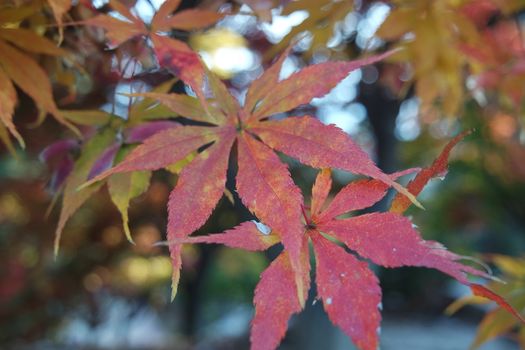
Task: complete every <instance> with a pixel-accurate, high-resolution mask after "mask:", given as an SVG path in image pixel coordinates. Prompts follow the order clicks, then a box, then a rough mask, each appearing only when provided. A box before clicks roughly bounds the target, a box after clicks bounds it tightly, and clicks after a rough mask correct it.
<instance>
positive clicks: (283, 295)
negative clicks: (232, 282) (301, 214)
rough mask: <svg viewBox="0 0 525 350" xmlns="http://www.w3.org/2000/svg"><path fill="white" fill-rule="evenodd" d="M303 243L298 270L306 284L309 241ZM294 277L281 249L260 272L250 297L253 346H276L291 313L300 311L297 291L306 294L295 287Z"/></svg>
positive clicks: (258, 349)
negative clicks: (252, 308) (301, 265)
mask: <svg viewBox="0 0 525 350" xmlns="http://www.w3.org/2000/svg"><path fill="white" fill-rule="evenodd" d="M304 243H305V244H304V246H303V247H304V249H302V254H301V263H302V264H304V266H303V267H302V268H301V270H302V271H304V273H303V274H302V275H301V276H300V278H301V279H302V282H301V284H302V285H305V286H309V285H310V274H309V271H310V266H309V257H308V245H307V244H306V242H304ZM296 278H297V277H296V274H295V272H294V269H293V268H292V266H291V264H290V258H289V256H288V254H287V253H286V252H283V253H281V255H279V256H278V257H277V259H275V260H274V261H273V262H272V263H271V264H270V266H269V267H268V268H267V269H266V270H265V271H264V272H263V273H262V275H261V280H260V281H259V284H258V285H257V288H256V289H255V296H254V298H253V301H254V304H255V316H254V317H253V320H252V330H251V334H250V341H251V344H252V346H251V349H252V350H266V349H267V350H273V349H275V348H276V347H277V345H279V343H280V342H281V340H282V338H283V337H284V334H285V333H286V329H287V328H288V320H289V319H290V317H291V316H292V315H293V314H294V313H297V312H299V311H301V309H302V304H301V302H300V300H299V298H298V294H301V295H302V298H306V295H307V293H308V290H307V289H306V288H305V289H304V290H303V291H298V290H297V283H296V282H294V280H295V279H296Z"/></svg>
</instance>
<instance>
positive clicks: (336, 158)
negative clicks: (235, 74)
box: [250, 117, 417, 203]
mask: <svg viewBox="0 0 525 350" xmlns="http://www.w3.org/2000/svg"><path fill="white" fill-rule="evenodd" d="M250 130H252V131H253V132H254V133H256V134H257V136H259V137H260V138H261V139H262V140H263V142H264V143H266V144H268V145H269V146H270V147H272V148H274V149H276V150H278V151H281V152H283V153H285V154H287V155H289V156H291V157H294V158H297V159H299V161H300V162H301V163H304V164H306V165H310V166H312V167H314V168H337V169H341V170H345V171H349V172H352V173H356V174H362V175H366V176H370V177H372V178H375V179H378V180H381V181H382V182H384V183H386V184H387V185H389V186H392V187H394V188H395V189H396V190H398V191H399V192H401V193H403V194H404V195H407V196H408V197H409V198H411V200H413V201H415V202H416V203H417V201H416V200H415V198H414V196H412V195H411V194H410V193H409V192H408V191H407V190H406V189H405V188H403V187H402V186H401V185H399V184H398V183H396V182H394V181H393V180H392V179H391V178H390V177H389V176H388V175H386V174H385V173H383V172H382V171H381V170H379V168H378V167H377V166H375V164H374V162H372V160H371V159H370V157H368V155H367V154H366V153H365V152H364V151H363V150H362V149H361V148H360V147H359V146H358V145H357V144H356V143H354V141H352V139H351V138H350V137H349V136H348V135H347V134H346V133H345V132H344V131H343V130H341V129H339V128H337V127H336V126H334V125H325V124H323V123H321V122H320V121H319V120H317V119H315V118H312V117H292V118H286V119H283V120H279V121H266V122H260V123H256V124H254V125H253V127H252V128H250Z"/></svg>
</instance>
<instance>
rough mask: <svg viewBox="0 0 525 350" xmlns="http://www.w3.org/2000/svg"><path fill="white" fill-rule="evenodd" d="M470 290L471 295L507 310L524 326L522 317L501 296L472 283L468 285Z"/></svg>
mask: <svg viewBox="0 0 525 350" xmlns="http://www.w3.org/2000/svg"><path fill="white" fill-rule="evenodd" d="M470 289H471V290H472V293H473V294H474V295H476V296H478V297H483V298H487V299H490V300H492V301H494V302H496V303H497V304H498V305H499V306H500V307H501V308H503V309H505V310H507V311H508V312H509V313H510V314H512V315H513V316H514V317H516V318H517V319H518V320H519V321H520V322H521V323H522V324H525V319H524V318H523V316H522V315H521V314H520V313H519V312H518V311H517V310H516V309H515V308H514V307H512V305H510V304H509V303H508V302H507V301H506V300H505V299H504V298H503V297H502V296H500V295H498V294H496V293H494V292H493V291H491V290H490V289H488V288H486V287H484V286H482V285H480V284H475V283H472V284H471V285H470Z"/></svg>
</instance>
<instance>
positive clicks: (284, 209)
mask: <svg viewBox="0 0 525 350" xmlns="http://www.w3.org/2000/svg"><path fill="white" fill-rule="evenodd" d="M179 3H180V0H167V1H165V2H164V3H163V4H162V6H161V7H160V8H159V10H158V11H157V13H156V14H155V16H154V17H153V19H152V22H151V24H150V25H149V26H146V25H145V24H144V23H143V22H142V20H141V19H139V18H138V17H136V16H135V15H134V14H133V13H132V12H131V11H130V10H129V8H128V7H127V6H125V5H124V4H122V3H120V2H118V1H117V0H111V1H110V2H109V5H110V7H111V8H112V9H113V10H114V11H116V12H118V13H119V14H120V15H121V16H122V18H123V19H122V20H121V19H117V18H116V17H112V16H109V15H104V14H99V15H96V16H94V17H92V18H89V19H87V20H84V21H83V22H82V23H81V24H82V25H86V26H92V27H98V28H102V29H103V30H104V31H105V33H106V36H107V38H108V39H109V44H110V45H112V46H119V45H121V44H123V43H125V42H127V41H128V40H130V39H133V38H144V41H145V43H147V45H151V49H152V51H153V52H154V54H155V56H156V58H157V61H158V63H159V65H160V66H161V67H163V68H165V69H168V70H170V71H171V72H173V73H174V75H176V76H177V77H178V78H179V79H181V80H182V81H183V82H184V83H186V84H187V85H188V86H189V87H191V89H192V90H193V91H194V92H195V94H196V97H192V96H189V95H185V94H175V93H167V92H168V91H169V89H170V87H171V83H167V84H164V85H162V86H160V87H158V88H157V89H156V90H155V91H152V92H147V93H141V94H135V96H141V97H142V98H144V99H143V100H140V101H139V102H136V103H135V104H133V105H132V106H131V107H130V109H129V115H128V118H127V120H120V121H114V120H113V119H114V118H112V116H111V114H109V113H104V112H100V111H99V112H98V113H87V114H84V116H89V117H90V118H92V121H91V125H92V126H95V127H97V132H96V133H93V134H91V135H84V136H88V137H86V139H87V141H85V142H84V144H82V145H80V144H79V143H78V142H76V141H74V140H65V141H61V142H59V143H57V144H54V145H52V146H50V147H49V148H48V149H46V150H45V151H44V152H43V154H42V158H43V159H44V160H46V161H51V160H52V159H58V160H57V162H58V165H57V172H55V174H54V181H53V186H54V187H55V189H58V188H63V193H64V195H63V200H62V211H61V214H60V219H59V224H58V228H57V232H56V242H55V251H58V247H59V242H60V236H61V233H62V231H63V229H64V226H65V224H66V223H67V221H68V219H69V218H70V217H71V216H72V215H73V214H74V213H75V211H76V210H77V209H78V208H79V207H80V206H82V204H83V203H84V202H85V201H86V200H87V199H88V198H89V197H90V196H91V195H92V194H93V193H94V192H95V191H97V190H98V189H100V187H101V186H102V185H103V183H104V181H106V182H107V184H108V189H109V192H110V195H111V198H112V200H113V202H114V203H115V205H116V206H117V208H118V209H119V210H120V212H121V213H122V218H123V222H124V227H125V232H126V235H127V237H128V239H129V240H130V241H132V236H131V233H130V230H129V228H128V223H127V222H128V216H127V215H128V214H127V209H128V206H129V202H130V200H131V199H132V198H134V197H136V196H138V195H140V194H141V193H143V192H144V191H146V190H147V187H148V184H149V179H150V176H151V172H152V171H154V170H158V169H163V168H169V169H172V170H174V171H175V172H177V173H178V179H177V183H176V186H175V187H174V189H173V190H172V192H171V194H170V197H169V203H168V225H167V242H166V244H167V245H168V246H169V250H170V255H171V258H172V261H173V282H172V291H173V294H172V297H175V295H176V292H177V286H178V283H179V278H180V271H181V267H182V257H181V250H182V247H183V245H184V244H195V243H219V244H224V245H227V246H230V247H235V248H242V249H246V250H250V251H262V250H265V249H267V248H269V247H271V246H273V245H275V244H278V243H280V244H282V246H283V250H282V253H281V254H280V255H279V256H278V257H277V258H276V259H275V260H274V261H273V262H272V263H271V264H270V266H269V267H268V268H267V269H266V270H265V271H264V272H263V273H262V275H261V280H260V282H259V284H258V286H257V288H256V290H255V297H254V304H255V316H254V319H253V323H252V332H251V342H252V348H254V349H273V348H275V347H277V345H278V344H279V343H280V341H281V339H282V338H283V336H284V334H285V332H286V328H287V323H288V320H289V318H290V317H291V315H292V314H294V313H297V312H299V311H301V310H302V308H303V307H304V305H305V299H306V297H307V293H308V290H309V287H310V262H311V259H310V243H311V244H312V245H313V251H314V255H315V261H316V264H315V276H316V283H317V290H318V298H319V299H322V301H323V305H324V308H325V310H326V312H327V313H328V315H329V317H330V319H331V320H332V322H333V323H334V324H336V325H337V326H339V327H340V328H341V329H342V330H343V331H344V332H345V333H346V334H347V335H348V336H349V337H350V338H352V340H353V341H354V343H355V344H356V345H357V346H358V347H359V348H360V349H376V348H377V346H378V334H377V330H378V328H379V324H380V319H381V316H380V311H379V309H378V306H379V304H380V303H381V289H380V287H379V282H378V280H377V278H376V276H375V275H374V274H373V272H372V271H371V270H370V269H369V267H368V263H367V262H366V261H365V260H362V259H367V260H370V261H371V262H373V263H375V264H378V265H382V266H385V267H400V266H423V267H429V268H434V269H438V270H440V271H442V272H444V273H446V274H448V275H450V276H452V277H454V278H455V279H457V280H458V281H459V282H461V283H463V284H465V285H468V286H470V287H471V288H472V290H473V292H474V293H475V294H476V295H480V296H484V297H487V298H490V299H492V300H495V301H496V302H497V303H498V304H500V305H501V306H502V307H504V308H505V309H507V310H508V311H510V312H511V313H512V314H514V316H516V317H517V318H518V319H520V320H522V319H521V316H520V315H519V314H518V313H517V312H516V311H515V310H514V309H512V308H511V307H510V305H509V304H508V303H506V302H505V301H504V300H503V299H502V298H500V297H499V296H498V295H496V294H495V293H493V292H491V291H490V290H488V289H487V288H485V287H483V286H481V285H478V284H473V283H471V282H469V280H468V275H473V276H478V277H485V278H491V276H489V275H488V274H487V273H485V272H483V271H480V270H477V269H475V268H473V267H470V266H467V265H464V264H462V263H461V262H460V260H461V259H462V257H461V256H458V255H456V254H454V253H452V252H449V251H447V250H446V249H445V248H444V247H443V246H442V245H440V244H439V243H437V242H432V241H425V240H423V238H422V237H421V236H420V234H419V232H418V231H417V230H416V228H415V227H414V225H413V224H412V223H411V221H410V220H409V219H408V218H407V217H404V216H403V215H402V213H403V212H404V211H405V210H406V209H407V208H408V207H409V206H410V205H411V204H412V203H414V204H416V205H419V203H418V202H417V200H416V199H415V196H416V195H417V194H418V193H419V192H420V191H421V190H422V189H423V187H424V186H425V184H426V183H427V182H428V181H429V180H430V179H431V178H433V177H435V176H438V175H441V174H442V173H443V172H445V171H446V164H447V158H448V154H449V152H450V150H451V149H452V147H453V146H454V144H455V143H457V142H458V141H459V140H460V139H461V138H462V136H463V135H460V136H458V137H457V138H456V139H454V140H453V141H452V142H451V143H450V144H449V145H448V146H447V147H446V148H445V150H444V152H443V153H442V154H441V156H440V157H439V158H438V159H437V160H436V161H435V162H434V164H433V165H432V166H431V167H429V168H426V169H423V170H420V169H411V170H409V171H405V172H400V173H395V174H385V173H383V172H382V171H381V170H380V169H378V168H377V167H376V166H375V165H374V163H373V161H372V160H371V159H370V158H369V157H368V155H367V154H366V153H365V152H364V151H363V150H361V149H360V147H359V146H358V145H357V144H356V143H355V142H354V141H353V140H352V139H351V138H350V137H349V136H348V135H347V134H345V133H344V132H343V131H342V130H340V129H339V128H337V127H335V126H333V125H325V124H322V123H321V122H320V121H318V120H317V119H316V118H314V117H310V116H291V117H287V118H285V119H274V118H272V116H274V115H276V114H279V113H284V112H288V111H292V110H294V109H295V108H297V107H298V106H301V105H304V104H308V103H309V102H310V101H311V100H312V99H313V98H316V97H322V96H324V95H326V94H327V93H329V92H330V91H331V90H332V89H333V88H334V87H335V86H336V85H337V84H338V83H339V82H340V81H341V80H342V79H344V78H345V77H347V76H348V74H349V73H350V72H351V71H353V70H355V69H358V68H360V67H362V66H364V65H366V64H371V63H374V62H377V61H379V60H382V59H384V58H385V57H388V56H390V55H391V54H392V52H387V53H384V54H382V55H377V56H372V57H369V58H365V59H362V60H357V61H338V62H325V63H321V64H316V65H311V66H308V67H306V68H304V69H302V70H300V71H298V72H296V73H294V74H292V75H291V76H290V77H288V78H286V79H284V80H280V79H279V76H280V72H281V68H282V65H283V62H284V60H285V59H286V57H287V56H288V54H289V51H290V48H288V49H285V50H284V53H283V54H281V56H280V57H279V58H278V59H277V60H276V61H275V62H274V63H273V65H272V66H270V67H269V68H268V69H267V70H266V71H265V72H264V73H263V74H262V75H261V76H260V77H259V78H257V79H256V80H255V81H254V82H253V83H252V84H251V86H250V88H249V89H248V91H247V94H246V97H245V99H244V101H243V103H240V102H239V101H238V100H237V98H236V97H234V96H233V95H232V94H231V93H230V91H229V90H228V88H227V86H226V85H225V84H224V83H223V82H222V81H221V80H220V79H219V78H218V77H217V76H216V75H215V74H214V73H213V72H210V71H208V70H207V68H206V67H205V66H204V65H203V63H202V61H201V60H200V58H199V56H198V54H196V53H195V52H193V51H192V50H191V49H190V48H189V47H188V46H187V45H186V44H185V43H184V42H182V41H179V40H176V39H173V38H170V37H168V36H166V35H165V32H167V31H169V30H171V29H182V30H192V29H197V28H203V27H207V26H209V25H211V24H213V23H215V22H216V21H217V20H219V19H220V18H222V16H223V15H222V14H218V13H215V12H210V11H205V10H196V9H194V10H185V11H180V12H175V14H174V11H175V10H176V9H177V7H178V5H179ZM49 4H50V5H51V7H52V9H53V11H54V14H55V16H56V19H57V23H59V25H62V24H63V23H62V21H61V18H62V15H63V14H64V13H65V12H67V10H68V9H69V7H70V5H71V4H70V2H69V1H67V0H49ZM261 11H262V10H261ZM8 18H10V17H8ZM10 20H11V19H10ZM0 21H2V16H0ZM12 31H16V32H12ZM24 35H27V41H23V40H20V38H23V37H24ZM33 36H34V35H33V34H29V33H26V32H25V31H24V30H23V29H4V28H1V29H0V49H1V50H0V51H1V52H2V53H1V54H0V67H1V70H0V87H2V89H3V90H5V91H7V93H3V94H0V97H2V98H4V97H5V96H7V99H6V101H7V102H6V103H4V101H3V100H2V101H0V102H2V104H1V105H0V106H1V107H2V109H1V110H0V117H2V121H3V122H4V124H5V126H6V127H7V128H8V129H9V130H10V132H11V133H12V134H13V135H15V136H16V137H19V135H18V133H17V131H16V129H15V128H14V125H13V124H12V114H13V110H14V104H15V102H14V101H16V97H13V95H14V94H15V90H14V87H13V86H12V82H11V81H13V82H14V83H15V84H17V85H18V86H19V87H20V88H21V89H22V90H23V91H24V92H26V93H27V94H28V95H29V96H31V97H32V98H33V100H35V102H36V103H37V104H38V106H39V107H40V108H41V109H42V110H43V111H44V112H48V113H51V114H53V115H54V116H55V117H56V118H57V119H58V120H59V121H61V122H63V123H64V124H67V125H68V126H70V127H72V128H74V129H76V127H74V126H72V125H71V123H70V121H71V120H78V119H81V117H82V115H83V114H82V112H74V111H59V110H58V108H57V107H56V106H55V105H54V102H53V99H52V98H51V96H50V95H49V96H48V95H46V93H44V95H43V94H42V92H41V91H47V92H49V91H50V89H49V88H48V87H47V86H43V87H42V85H41V84H48V80H47V79H43V78H42V77H40V76H32V77H29V75H31V73H32V72H35V71H39V70H41V68H34V67H30V65H31V64H33V63H31V64H29V63H28V67H30V68H28V69H29V70H28V71H24V70H20V69H15V68H14V65H15V63H16V62H26V61H27V59H26V61H23V60H24V59H25V56H24V54H23V53H21V52H20V51H19V49H17V48H15V47H14V46H13V44H14V45H16V46H19V47H20V48H22V49H23V50H27V51H30V50H31V47H32V46H31V45H29V43H30V42H31V40H35V38H33ZM10 38H11V39H10ZM12 38H16V40H13V39H12ZM38 40H40V41H41V43H42V45H39V46H38V47H39V48H40V49H39V50H40V52H39V53H45V54H55V53H58V52H59V50H60V49H58V48H56V47H55V46H54V45H53V44H52V43H51V42H48V41H47V40H45V39H43V38H39V39H38ZM44 48H45V51H43V50H44ZM20 74H24V75H23V76H20ZM39 74H40V73H39ZM42 74H45V73H43V72H42ZM320 77H322V79H320ZM39 84H40V85H39ZM4 88H5V89H4ZM39 88H40V90H39V91H38V92H37V91H36V90H35V89H39ZM172 116H180V117H183V118H185V119H186V120H188V121H190V123H186V124H184V125H182V124H179V123H177V122H174V121H170V120H167V118H169V117H172ZM19 139H20V140H21V138H19ZM21 142H22V141H21ZM137 144H139V145H137ZM79 147H81V150H82V151H81V155H80V157H79V158H78V159H77V160H76V161H73V159H72V157H71V154H72V152H74V150H76V149H78V148H79ZM275 151H278V152H281V153H283V154H286V155H288V156H291V157H293V158H295V159H297V160H299V161H300V162H301V163H303V164H305V165H308V166H311V167H314V168H318V169H321V170H320V171H319V174H318V177H317V180H316V181H315V184H314V186H313V189H312V199H311V202H310V203H309V205H308V204H307V203H305V202H304V200H303V196H302V194H301V192H300V190H299V188H298V187H297V186H296V185H295V183H294V182H293V179H292V178H291V176H290V172H289V170H288V168H287V166H286V164H285V163H283V162H282V161H281V159H280V158H279V156H278V155H277V153H276V152H275ZM232 154H233V155H234V156H235V157H236V160H237V168H238V170H237V174H236V191H237V193H238V195H239V197H240V199H241V200H242V202H243V204H244V205H245V206H246V207H247V208H248V209H249V210H250V211H251V212H252V213H253V214H254V216H255V217H256V218H257V219H258V220H260V222H258V221H248V222H244V223H242V224H240V225H239V226H237V227H235V228H233V229H231V230H228V231H226V232H224V233H218V234H212V235H208V236H197V237H193V236H191V234H192V233H193V232H195V231H196V230H197V229H199V228H200V227H201V226H202V225H203V224H204V223H205V222H206V220H207V219H208V218H209V217H210V215H211V213H212V211H213V210H214V208H215V206H216V205H217V203H218V201H219V200H220V198H221V197H222V196H223V195H224V193H225V183H226V176H227V170H228V164H229V159H230V157H231V155H232ZM330 169H340V170H344V171H347V172H351V173H355V174H359V175H364V176H367V177H370V178H372V179H370V180H358V181H354V182H352V183H350V184H348V185H347V186H345V187H344V188H343V189H342V190H341V191H340V192H338V193H337V194H336V195H335V197H334V198H333V199H332V200H331V201H330V200H328V198H329V193H330V190H331V170H330ZM412 172H417V173H418V174H417V176H416V177H415V179H414V180H413V181H412V182H411V183H410V184H409V185H408V187H407V188H404V187H402V186H401V185H399V184H398V183H397V182H396V179H397V178H398V177H400V176H403V175H406V174H408V173H412ZM103 180H104V181H103ZM390 187H393V188H395V189H396V190H398V192H399V193H398V195H397V196H396V198H395V199H394V201H393V203H392V206H391V209H390V210H389V211H388V212H374V213H370V214H364V215H359V216H353V217H350V218H341V215H343V214H347V213H350V212H354V211H357V210H361V209H365V208H368V207H370V206H372V205H373V204H375V203H376V202H378V201H379V200H381V199H382V198H383V197H384V196H385V194H386V191H387V190H388V188H390ZM344 247H346V248H347V249H345V248H344ZM349 251H351V252H352V253H351V252H349ZM358 257H361V258H362V259H359V258H358ZM522 321H523V320H522Z"/></svg>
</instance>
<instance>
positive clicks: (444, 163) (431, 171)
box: [390, 131, 471, 213]
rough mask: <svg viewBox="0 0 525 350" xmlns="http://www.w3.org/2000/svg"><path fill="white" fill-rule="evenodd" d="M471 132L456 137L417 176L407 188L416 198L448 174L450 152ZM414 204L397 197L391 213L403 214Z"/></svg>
mask: <svg viewBox="0 0 525 350" xmlns="http://www.w3.org/2000/svg"><path fill="white" fill-rule="evenodd" d="M470 133H471V131H464V132H462V133H461V134H459V135H458V136H456V137H455V138H454V139H452V140H451V141H450V142H449V143H448V144H447V145H446V146H445V148H444V149H443V151H442V152H441V154H440V155H439V157H437V158H436V160H435V161H434V163H432V165H431V166H430V167H428V168H424V169H423V170H421V171H420V172H419V174H417V176H416V178H415V179H414V180H412V181H410V183H409V184H408V186H407V189H408V191H410V193H412V194H413V195H414V196H417V195H418V194H419V193H420V192H421V191H422V190H423V188H424V187H425V185H426V184H427V183H428V182H429V181H430V180H431V179H432V178H434V177H438V176H444V175H445V174H446V172H447V168H448V157H449V155H450V151H452V149H453V148H454V146H455V145H456V144H457V143H458V142H459V141H461V140H462V139H463V138H464V137H465V136H467V135H468V134H470ZM411 204H412V203H410V200H408V198H406V197H404V196H401V195H399V194H398V195H396V197H395V198H394V200H393V201H392V204H391V206H390V211H392V212H394V213H403V212H404V211H405V210H407V209H408V207H410V205H411Z"/></svg>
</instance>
